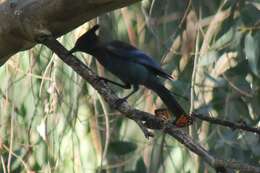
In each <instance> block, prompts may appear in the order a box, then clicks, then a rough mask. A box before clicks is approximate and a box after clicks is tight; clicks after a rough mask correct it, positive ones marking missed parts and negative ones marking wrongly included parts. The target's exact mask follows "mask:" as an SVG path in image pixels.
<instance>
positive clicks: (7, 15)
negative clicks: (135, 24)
mask: <svg viewBox="0 0 260 173" xmlns="http://www.w3.org/2000/svg"><path fill="white" fill-rule="evenodd" d="M137 1H140V0H76V1H75V0H6V1H4V2H2V1H0V21H1V25H0V45H1V46H0V66H1V65H2V64H4V63H5V62H6V61H7V60H8V58H9V57H10V56H12V55H13V54H15V53H17V52H18V51H21V50H26V49H29V48H31V47H33V46H34V45H35V44H36V41H35V39H36V38H37V37H39V36H40V35H46V34H48V35H53V36H54V37H59V36H61V35H63V34H65V33H67V32H69V31H71V30H72V29H74V28H76V27H77V26H79V25H81V24H83V23H84V22H86V21H88V20H90V19H92V18H94V17H96V16H98V15H100V14H102V13H105V12H108V11H111V10H113V9H116V8H120V7H123V6H126V5H129V4H132V3H135V2H137Z"/></svg>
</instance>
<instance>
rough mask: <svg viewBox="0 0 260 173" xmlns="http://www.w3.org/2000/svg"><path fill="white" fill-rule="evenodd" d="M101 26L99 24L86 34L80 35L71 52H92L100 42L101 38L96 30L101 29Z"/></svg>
mask: <svg viewBox="0 0 260 173" xmlns="http://www.w3.org/2000/svg"><path fill="white" fill-rule="evenodd" d="M99 27H100V26H99V25H95V26H93V27H92V28H91V29H90V30H88V31H87V32H86V33H85V34H83V35H82V36H80V37H79V38H78V40H77V41H76V44H75V46H74V47H73V48H72V49H71V50H70V51H69V54H72V53H73V52H77V51H82V52H86V53H90V52H91V51H92V50H93V49H94V48H95V47H96V45H97V44H98V41H99V38H98V36H97V35H96V33H95V32H96V30H98V29H99Z"/></svg>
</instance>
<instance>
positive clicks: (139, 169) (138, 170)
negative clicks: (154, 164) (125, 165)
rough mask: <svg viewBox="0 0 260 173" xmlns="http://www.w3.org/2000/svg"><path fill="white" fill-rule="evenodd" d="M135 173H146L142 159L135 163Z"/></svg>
mask: <svg viewBox="0 0 260 173" xmlns="http://www.w3.org/2000/svg"><path fill="white" fill-rule="evenodd" d="M135 172H136V173H146V166H145V164H144V160H143V158H142V157H141V158H140V159H139V160H138V161H137V163H136V168H135Z"/></svg>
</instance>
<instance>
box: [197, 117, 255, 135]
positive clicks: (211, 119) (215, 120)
mask: <svg viewBox="0 0 260 173" xmlns="http://www.w3.org/2000/svg"><path fill="white" fill-rule="evenodd" d="M192 115H193V116H194V117H196V118H198V119H201V120H203V121H208V122H210V123H212V124H219V125H222V126H226V127H230V128H231V129H242V130H246V131H249V132H254V133H258V135H260V129H259V127H256V128H253V127H250V126H248V125H247V124H246V123H245V122H241V123H233V122H230V121H226V120H221V119H219V118H214V117H209V116H205V115H202V114H197V113H193V114H192Z"/></svg>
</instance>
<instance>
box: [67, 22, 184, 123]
mask: <svg viewBox="0 0 260 173" xmlns="http://www.w3.org/2000/svg"><path fill="white" fill-rule="evenodd" d="M98 28H99V25H95V26H94V27H93V28H91V29H90V30H89V31H87V32H86V33H85V34H83V35H82V36H81V37H80V38H79V39H78V40H77V41H76V44H75V46H74V48H72V49H71V50H70V51H69V53H70V54H71V53H73V52H76V51H82V52H85V53H88V54H90V55H93V56H94V57H95V58H96V59H97V60H98V61H99V63H100V64H102V65H103V66H104V68H105V69H106V70H108V71H110V72H111V73H112V74H114V75H115V76H117V77H118V78H119V79H120V80H121V81H122V82H123V83H124V84H119V83H117V82H114V81H111V80H109V79H105V78H101V79H102V80H104V81H105V82H110V83H113V84H115V85H118V86H120V87H123V88H125V89H130V88H131V87H133V91H132V92H131V93H130V94H129V95H127V96H126V97H124V98H123V99H127V98H128V97H129V96H131V95H132V94H134V93H135V92H136V91H137V90H138V89H139V85H143V86H145V87H146V88H149V89H151V90H153V91H154V92H155V93H157V94H158V95H159V97H160V98H161V99H162V101H163V102H164V104H165V105H166V106H167V107H168V109H169V110H170V111H171V112H172V113H173V114H174V115H175V116H176V119H175V122H176V121H177V120H178V119H179V118H180V117H182V116H186V113H185V111H184V110H183V108H182V107H181V106H180V105H179V103H178V102H177V101H176V100H175V98H174V96H173V95H172V94H171V92H170V91H169V90H168V89H167V88H165V87H164V86H163V84H162V83H161V81H160V80H159V78H158V76H160V77H163V78H166V79H170V80H172V79H173V78H172V77H171V76H170V75H169V74H167V73H166V72H165V71H164V70H163V69H162V68H161V67H160V65H159V64H158V63H157V62H156V61H154V60H153V59H152V58H151V57H150V56H148V55H147V54H145V53H144V52H142V51H140V50H138V49H137V48H135V47H134V46H132V45H129V44H127V43H124V42H121V41H112V42H108V43H104V42H102V41H101V40H100V37H99V36H97V35H96V33H95V31H96V30H97V29H98Z"/></svg>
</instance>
